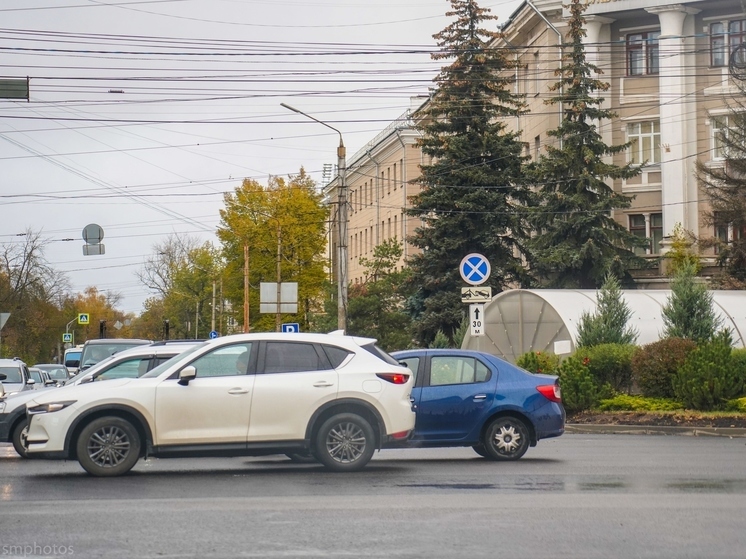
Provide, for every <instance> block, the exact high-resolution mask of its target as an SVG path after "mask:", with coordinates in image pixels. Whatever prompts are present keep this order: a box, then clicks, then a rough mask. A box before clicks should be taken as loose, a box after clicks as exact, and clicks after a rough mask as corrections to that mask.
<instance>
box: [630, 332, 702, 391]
mask: <svg viewBox="0 0 746 559" xmlns="http://www.w3.org/2000/svg"><path fill="white" fill-rule="evenodd" d="M696 347H697V344H696V343H695V342H693V341H692V340H685V339H682V338H666V339H664V340H659V341H657V342H653V343H652V344H648V345H646V346H643V347H642V348H640V349H639V350H638V351H637V352H635V354H634V355H633V356H632V380H633V383H634V384H636V385H637V386H638V387H639V388H640V391H641V392H642V394H643V396H647V397H650V398H673V397H674V391H673V377H674V375H676V372H677V371H678V370H679V367H681V365H683V364H684V361H685V360H686V358H687V356H688V355H689V354H690V353H691V352H692V351H693V350H694V349H695V348H696Z"/></svg>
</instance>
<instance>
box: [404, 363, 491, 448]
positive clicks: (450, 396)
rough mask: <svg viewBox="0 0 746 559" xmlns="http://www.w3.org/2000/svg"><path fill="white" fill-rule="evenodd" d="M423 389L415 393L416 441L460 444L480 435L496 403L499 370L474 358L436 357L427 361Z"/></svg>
mask: <svg viewBox="0 0 746 559" xmlns="http://www.w3.org/2000/svg"><path fill="white" fill-rule="evenodd" d="M424 376H425V378H424V379H423V383H422V388H421V389H420V390H419V391H413V392H412V395H413V397H414V398H415V406H416V408H415V411H416V412H417V423H416V425H415V436H414V438H415V439H420V440H422V441H423V442H427V441H431V442H436V441H461V440H464V439H467V438H475V437H478V435H479V427H480V426H481V424H482V421H483V418H484V416H485V415H486V414H487V413H489V411H490V409H491V408H492V405H493V402H494V399H495V388H496V386H497V370H496V369H493V368H492V367H490V366H488V365H487V364H486V363H483V362H482V361H480V360H478V359H475V358H474V357H472V356H461V355H458V354H453V355H448V354H442V353H439V354H436V355H431V356H430V358H429V359H428V360H427V366H426V371H425V375H424Z"/></svg>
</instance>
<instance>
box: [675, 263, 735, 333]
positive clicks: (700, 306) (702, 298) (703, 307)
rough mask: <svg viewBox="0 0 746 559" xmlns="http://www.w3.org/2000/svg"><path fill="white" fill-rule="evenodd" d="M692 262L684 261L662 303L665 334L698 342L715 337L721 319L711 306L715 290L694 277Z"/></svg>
mask: <svg viewBox="0 0 746 559" xmlns="http://www.w3.org/2000/svg"><path fill="white" fill-rule="evenodd" d="M695 277H696V271H695V266H694V264H693V263H692V262H684V263H683V264H681V266H680V267H679V268H678V270H677V271H676V273H675V275H674V277H673V280H672V281H671V296H670V297H669V298H668V301H666V304H665V305H664V306H663V309H662V311H661V314H662V315H663V326H664V328H663V336H664V337H665V338H685V339H688V340H693V341H695V342H697V343H703V342H707V341H710V340H712V339H713V338H714V336H715V334H716V333H717V330H718V328H720V325H721V323H722V320H721V319H720V318H719V317H718V316H717V315H716V314H715V311H714V309H713V307H712V293H710V292H709V291H708V290H707V286H705V285H704V284H702V283H697V282H696V281H695Z"/></svg>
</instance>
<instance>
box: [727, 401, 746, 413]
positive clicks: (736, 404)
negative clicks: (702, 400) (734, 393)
mask: <svg viewBox="0 0 746 559" xmlns="http://www.w3.org/2000/svg"><path fill="white" fill-rule="evenodd" d="M725 411H735V412H738V413H746V398H737V399H735V400H728V402H727V403H726V404H725Z"/></svg>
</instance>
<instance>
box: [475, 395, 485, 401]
mask: <svg viewBox="0 0 746 559" xmlns="http://www.w3.org/2000/svg"><path fill="white" fill-rule="evenodd" d="M486 399H487V394H477V395H476V396H474V400H475V401H476V400H486Z"/></svg>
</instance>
